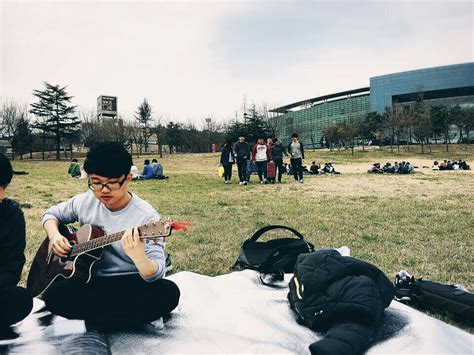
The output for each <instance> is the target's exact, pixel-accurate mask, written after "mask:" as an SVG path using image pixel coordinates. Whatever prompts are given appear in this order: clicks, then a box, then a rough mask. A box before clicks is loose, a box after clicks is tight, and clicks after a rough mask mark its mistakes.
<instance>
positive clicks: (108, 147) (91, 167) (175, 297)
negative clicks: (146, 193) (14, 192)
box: [43, 142, 180, 331]
mask: <svg viewBox="0 0 474 355" xmlns="http://www.w3.org/2000/svg"><path fill="white" fill-rule="evenodd" d="M131 166H132V156H131V155H130V153H128V152H127V150H126V149H125V148H124V147H123V146H122V145H121V144H119V143H116V142H108V143H99V144H97V145H95V146H94V147H93V148H92V149H91V150H90V151H89V152H88V153H87V158H86V161H85V163H84V169H85V170H86V172H87V174H88V175H89V178H88V188H89V189H88V191H87V192H84V193H82V194H79V195H76V196H74V197H72V198H70V199H69V200H67V201H65V202H62V203H59V204H58V205H55V206H52V207H50V208H49V209H48V210H47V211H46V212H45V213H44V214H43V228H44V230H45V231H46V234H47V236H48V238H49V240H50V245H51V251H52V253H54V254H55V255H57V256H58V257H61V258H63V257H66V256H67V254H68V253H69V252H70V251H71V249H72V246H71V244H70V243H69V241H68V239H67V238H66V237H64V236H63V235H61V233H60V232H59V228H58V227H59V224H60V223H61V224H69V223H74V222H79V224H80V225H81V226H83V225H85V224H91V225H95V226H100V227H101V228H102V229H103V230H104V231H106V232H107V234H112V233H118V232H121V231H123V230H125V233H124V235H123V236H122V239H121V240H119V241H116V242H114V243H112V244H110V245H108V246H105V247H104V248H103V254H102V257H101V258H100V260H98V261H97V262H96V263H95V264H94V268H93V269H92V278H91V280H90V281H89V282H88V283H86V284H84V283H82V282H81V281H78V280H76V279H74V278H71V279H60V280H57V281H55V282H54V283H53V284H51V285H50V286H49V287H48V289H47V290H46V291H45V292H44V294H43V300H44V302H45V304H46V307H47V309H48V310H49V311H50V312H51V313H53V314H56V315H59V316H62V317H65V318H69V319H84V320H85V322H86V327H87V329H96V330H99V331H106V330H113V329H130V328H136V327H140V326H143V324H146V323H150V322H153V321H155V320H157V319H159V318H161V317H163V316H164V315H167V314H169V313H170V312H171V311H172V310H173V309H174V308H175V307H176V306H177V305H178V301H179V297H180V292H179V289H178V287H177V286H176V284H175V283H173V282H172V281H170V280H167V279H163V277H164V276H165V274H166V269H165V255H164V252H163V243H164V241H163V238H159V239H158V243H157V244H155V243H144V242H143V241H141V240H140V237H139V235H138V233H139V232H138V229H137V228H136V227H138V226H142V225H144V224H146V223H149V222H154V221H158V220H160V215H159V214H158V212H157V211H156V210H155V209H154V208H153V207H152V206H151V205H150V204H149V203H148V202H146V201H144V200H142V199H141V198H140V197H138V196H137V195H136V194H134V193H131V192H130V191H128V187H129V185H130V183H131V180H132V174H131V173H130V168H131Z"/></svg>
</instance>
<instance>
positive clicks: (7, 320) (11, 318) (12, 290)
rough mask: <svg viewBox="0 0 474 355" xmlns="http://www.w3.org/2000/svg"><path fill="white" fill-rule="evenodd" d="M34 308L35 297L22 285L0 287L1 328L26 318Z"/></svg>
mask: <svg viewBox="0 0 474 355" xmlns="http://www.w3.org/2000/svg"><path fill="white" fill-rule="evenodd" d="M32 308H33V298H31V295H30V293H29V292H28V291H27V290H25V289H24V288H22V287H18V286H9V287H2V288H0V329H3V328H7V327H8V326H10V325H12V324H15V323H16V322H19V321H21V320H22V319H24V318H25V317H26V316H27V315H28V314H30V312H31V309H32Z"/></svg>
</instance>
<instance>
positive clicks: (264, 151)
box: [252, 138, 272, 184]
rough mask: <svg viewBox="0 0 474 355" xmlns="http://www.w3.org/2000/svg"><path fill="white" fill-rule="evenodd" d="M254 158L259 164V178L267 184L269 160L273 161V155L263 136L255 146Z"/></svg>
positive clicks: (262, 182)
mask: <svg viewBox="0 0 474 355" xmlns="http://www.w3.org/2000/svg"><path fill="white" fill-rule="evenodd" d="M252 160H253V161H254V162H255V164H256V165H257V169H258V178H259V179H260V183H261V184H266V183H267V162H269V161H272V155H271V153H270V149H269V148H268V146H267V145H266V144H265V140H264V139H263V138H259V139H258V141H257V143H256V144H255V145H254V146H253V150H252Z"/></svg>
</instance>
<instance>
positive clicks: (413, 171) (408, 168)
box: [405, 161, 415, 174]
mask: <svg viewBox="0 0 474 355" xmlns="http://www.w3.org/2000/svg"><path fill="white" fill-rule="evenodd" d="M405 166H406V168H407V170H408V174H414V173H415V167H414V166H413V165H411V164H410V162H408V161H407V163H406V164H405Z"/></svg>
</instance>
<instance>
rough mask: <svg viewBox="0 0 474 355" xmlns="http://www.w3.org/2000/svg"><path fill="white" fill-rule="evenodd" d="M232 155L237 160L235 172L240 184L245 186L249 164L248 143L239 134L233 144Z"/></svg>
mask: <svg viewBox="0 0 474 355" xmlns="http://www.w3.org/2000/svg"><path fill="white" fill-rule="evenodd" d="M234 156H235V158H236V160H237V172H238V174H239V180H240V185H244V186H246V185H247V183H248V176H247V169H248V165H249V164H250V145H249V144H248V143H247V142H246V141H245V137H244V136H243V135H241V136H240V137H239V141H238V142H236V143H235V144H234Z"/></svg>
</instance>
